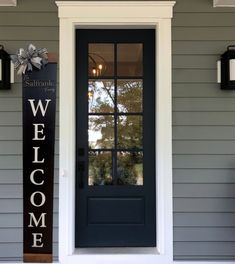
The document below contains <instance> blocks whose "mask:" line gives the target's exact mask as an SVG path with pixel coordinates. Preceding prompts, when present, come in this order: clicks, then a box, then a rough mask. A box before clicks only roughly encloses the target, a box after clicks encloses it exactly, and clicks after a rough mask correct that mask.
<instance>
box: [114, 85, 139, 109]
mask: <svg viewBox="0 0 235 264" xmlns="http://www.w3.org/2000/svg"><path fill="white" fill-rule="evenodd" d="M142 90H143V83H142V81H141V80H131V81H130V80H119V81H118V82H117V107H118V111H119V112H124V113H139V112H142Z"/></svg>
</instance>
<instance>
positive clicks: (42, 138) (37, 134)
mask: <svg viewBox="0 0 235 264" xmlns="http://www.w3.org/2000/svg"><path fill="white" fill-rule="evenodd" d="M33 126H34V138H33V140H45V138H46V136H45V135H44V137H39V134H42V135H43V133H44V131H43V128H44V127H45V125H44V124H33ZM39 126H41V130H39Z"/></svg>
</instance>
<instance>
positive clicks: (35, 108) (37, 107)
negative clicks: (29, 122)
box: [28, 99, 51, 116]
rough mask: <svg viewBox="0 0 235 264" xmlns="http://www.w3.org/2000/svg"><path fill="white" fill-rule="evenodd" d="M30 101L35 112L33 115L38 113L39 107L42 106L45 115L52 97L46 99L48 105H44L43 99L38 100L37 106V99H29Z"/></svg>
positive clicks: (41, 109) (42, 112)
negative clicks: (35, 102) (35, 103)
mask: <svg viewBox="0 0 235 264" xmlns="http://www.w3.org/2000/svg"><path fill="white" fill-rule="evenodd" d="M28 101H29V102H30V105H31V109H32V112H33V115H34V116H36V115H37V112H38V109H39V108H40V111H41V114H42V116H45V114H46V111H47V107H48V105H49V103H50V101H51V99H46V100H45V101H46V106H45V107H44V106H43V105H42V101H41V100H39V101H38V104H37V106H36V107H35V105H34V101H35V99H28Z"/></svg>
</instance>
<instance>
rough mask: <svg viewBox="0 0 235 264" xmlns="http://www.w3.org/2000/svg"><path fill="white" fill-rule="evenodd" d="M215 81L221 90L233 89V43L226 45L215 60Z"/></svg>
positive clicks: (234, 66)
mask: <svg viewBox="0 0 235 264" xmlns="http://www.w3.org/2000/svg"><path fill="white" fill-rule="evenodd" d="M217 82H218V83H220V87H221V89H223V90H235V45H231V46H228V47H227V51H226V52H225V53H224V54H222V55H221V58H220V60H219V61H217Z"/></svg>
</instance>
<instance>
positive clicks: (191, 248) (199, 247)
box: [174, 242, 235, 259]
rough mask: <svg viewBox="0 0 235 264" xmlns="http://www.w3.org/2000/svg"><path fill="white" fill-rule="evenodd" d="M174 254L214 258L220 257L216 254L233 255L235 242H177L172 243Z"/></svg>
mask: <svg viewBox="0 0 235 264" xmlns="http://www.w3.org/2000/svg"><path fill="white" fill-rule="evenodd" d="M174 252H176V254H175V256H177V255H179V256H187V259H190V256H191V258H192V257H195V258H197V257H198V258H201V259H203V256H208V257H210V259H211V258H213V257H214V259H216V258H217V259H220V258H218V256H219V257H220V256H224V257H228V258H229V256H230V257H231V258H232V257H233V258H234V257H235V242H211V243H208V242H191V243H189V242H177V243H174Z"/></svg>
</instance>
